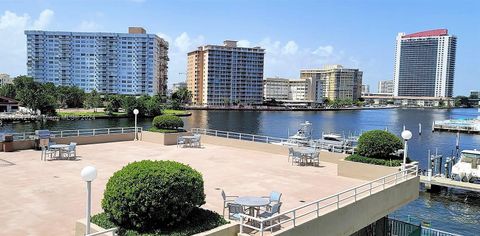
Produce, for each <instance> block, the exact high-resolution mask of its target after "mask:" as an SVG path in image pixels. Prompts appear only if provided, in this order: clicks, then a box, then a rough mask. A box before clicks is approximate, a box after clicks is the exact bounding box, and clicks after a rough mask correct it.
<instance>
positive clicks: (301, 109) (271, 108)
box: [185, 106, 462, 111]
mask: <svg viewBox="0 0 480 236" xmlns="http://www.w3.org/2000/svg"><path fill="white" fill-rule="evenodd" d="M454 108H462V107H401V106H389V107H344V108H284V107H185V110H205V111H357V110H385V109H454Z"/></svg>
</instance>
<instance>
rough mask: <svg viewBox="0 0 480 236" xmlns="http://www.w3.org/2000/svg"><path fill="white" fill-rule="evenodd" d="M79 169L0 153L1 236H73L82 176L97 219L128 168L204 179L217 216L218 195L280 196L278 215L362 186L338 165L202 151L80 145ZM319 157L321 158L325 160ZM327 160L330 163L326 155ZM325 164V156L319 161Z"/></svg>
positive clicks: (208, 147)
mask: <svg viewBox="0 0 480 236" xmlns="http://www.w3.org/2000/svg"><path fill="white" fill-rule="evenodd" d="M77 154H78V155H79V156H80V160H78V161H60V160H59V161H47V162H42V161H40V151H34V150H24V151H17V152H12V153H3V152H2V153H0V189H1V191H0V199H1V201H0V222H2V227H1V228H0V235H73V234H74V224H75V221H76V220H77V219H80V218H83V217H84V216H85V213H84V209H85V183H84V182H83V181H82V180H81V178H80V171H81V169H82V168H83V167H85V166H87V165H93V166H95V167H96V168H97V169H98V178H97V179H96V180H95V181H94V182H93V184H92V186H93V198H92V200H93V213H98V212H101V211H102V209H101V206H100V205H101V200H102V198H103V190H104V188H105V184H106V182H107V181H108V179H109V178H110V176H111V175H112V174H113V173H114V172H115V171H117V170H119V169H121V168H122V167H123V166H124V165H126V164H128V163H129V162H133V161H137V160H144V159H152V160H175V161H178V162H182V163H185V164H188V165H190V166H192V167H193V168H195V169H196V170H198V171H200V172H201V173H202V174H203V178H204V181H205V194H206V202H207V203H206V204H205V205H204V206H203V207H205V208H208V209H211V210H214V211H216V212H218V213H220V214H221V213H222V204H223V203H222V198H221V195H220V189H224V190H225V192H226V193H227V195H252V196H266V195H268V194H269V193H270V191H272V190H275V191H279V192H282V193H283V196H282V201H283V205H282V210H288V209H291V208H294V207H297V206H300V205H302V204H304V202H311V201H314V200H317V199H319V198H322V197H325V196H328V195H332V194H335V193H337V192H340V191H342V190H345V189H348V188H351V187H354V186H357V185H359V184H361V183H364V182H366V181H364V180H359V179H353V178H347V177H342V176H338V175H337V165H336V164H334V163H330V162H322V161H321V162H320V167H312V166H307V167H303V166H302V167H301V166H292V165H291V163H289V162H288V161H287V156H286V155H279V154H271V153H266V152H261V151H254V150H247V149H241V148H233V147H228V146H219V145H214V144H204V145H203V148H201V149H189V148H177V147H176V146H163V145H159V144H155V143H149V142H143V141H138V142H133V141H130V142H114V143H104V144H90V145H80V146H78V147H77ZM322 154H324V153H323V152H322ZM325 155H328V154H327V153H325ZM320 160H322V156H320Z"/></svg>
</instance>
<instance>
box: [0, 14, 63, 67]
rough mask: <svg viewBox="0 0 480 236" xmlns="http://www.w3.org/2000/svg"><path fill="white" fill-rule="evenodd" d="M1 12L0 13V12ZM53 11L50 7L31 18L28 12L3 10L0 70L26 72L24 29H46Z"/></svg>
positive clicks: (0, 23)
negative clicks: (19, 12) (20, 12)
mask: <svg viewBox="0 0 480 236" xmlns="http://www.w3.org/2000/svg"><path fill="white" fill-rule="evenodd" d="M0 14H1V13H0ZM54 15H55V13H54V12H53V11H52V10H50V9H45V10H43V11H42V12H40V14H39V16H38V18H36V19H33V20H32V18H31V16H30V15H28V14H23V15H20V14H17V13H15V12H11V11H5V12H3V14H2V15H1V16H0V39H1V40H0V72H3V73H8V74H10V75H11V76H17V75H19V74H26V37H25V33H24V30H26V29H37V30H43V29H47V28H48V27H49V26H50V24H51V22H52V19H53V17H54Z"/></svg>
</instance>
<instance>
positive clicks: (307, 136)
mask: <svg viewBox="0 0 480 236" xmlns="http://www.w3.org/2000/svg"><path fill="white" fill-rule="evenodd" d="M311 139H312V123H310V122H309V121H305V122H304V123H302V124H300V128H299V129H298V130H297V132H296V133H295V134H294V135H292V136H289V137H288V139H287V141H286V142H282V143H281V144H282V145H287V146H308V144H309V143H310V140H311Z"/></svg>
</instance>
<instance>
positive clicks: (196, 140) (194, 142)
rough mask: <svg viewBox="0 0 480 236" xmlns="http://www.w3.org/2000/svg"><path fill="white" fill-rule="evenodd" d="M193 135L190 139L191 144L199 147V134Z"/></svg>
mask: <svg viewBox="0 0 480 236" xmlns="http://www.w3.org/2000/svg"><path fill="white" fill-rule="evenodd" d="M193 137H195V138H194V139H193V140H192V145H193V146H194V147H201V144H200V138H201V136H200V134H194V135H193Z"/></svg>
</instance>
